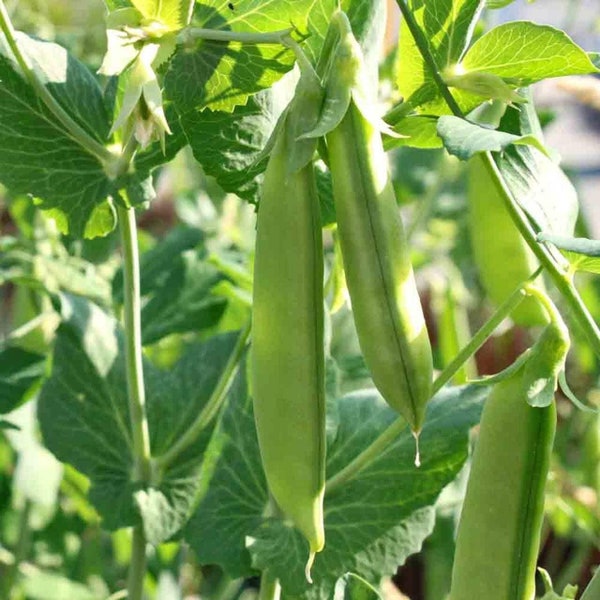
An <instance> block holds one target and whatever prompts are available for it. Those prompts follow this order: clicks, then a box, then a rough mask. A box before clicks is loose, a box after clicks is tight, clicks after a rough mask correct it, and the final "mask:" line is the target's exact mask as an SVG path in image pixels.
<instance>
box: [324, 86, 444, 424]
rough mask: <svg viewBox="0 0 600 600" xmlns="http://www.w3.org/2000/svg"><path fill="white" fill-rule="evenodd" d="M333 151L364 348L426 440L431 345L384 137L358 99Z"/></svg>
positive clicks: (378, 381) (394, 402)
mask: <svg viewBox="0 0 600 600" xmlns="http://www.w3.org/2000/svg"><path fill="white" fill-rule="evenodd" d="M327 146H328V150H329V166H330V169H331V174H332V178H333V194H334V201H335V208H336V214H337V222H338V235H339V239H340V244H341V248H342V256H343V262H344V270H345V272H346V281H347V285H348V291H349V294H350V299H351V302H352V311H353V314H354V321H355V323H356V329H357V332H358V339H359V342H360V347H361V350H362V353H363V355H364V358H365V362H366V364H367V366H368V368H369V370H370V372H371V375H372V377H373V382H374V383H375V385H376V387H377V389H378V390H379V391H380V392H381V394H382V396H383V397H384V398H385V400H386V401H387V402H388V404H389V405H390V406H391V407H392V408H394V409H396V410H397V411H399V412H400V413H401V414H402V415H403V416H404V417H405V418H406V420H407V421H408V423H409V424H410V427H411V428H412V430H413V431H414V432H415V434H418V432H419V431H420V430H421V427H422V425H423V421H424V418H425V405H426V403H427V401H428V400H429V398H430V396H431V378H432V356H431V345H430V342H429V337H428V333H427V328H426V326H425V319H424V317H423V310H422V308H421V302H420V299H419V294H418V292H417V286H416V283H415V279H414V275H413V269H412V265H411V262H410V258H409V249H408V247H407V243H406V239H405V235H404V229H403V227H402V221H401V219H400V214H399V211H398V205H397V202H396V197H395V195H394V190H393V188H392V183H391V179H390V175H389V171H388V164H387V157H386V154H385V152H384V149H383V144H382V141H381V135H380V132H379V131H378V130H377V129H376V127H375V126H374V125H373V124H372V123H371V121H370V120H368V119H367V118H366V117H365V116H364V114H363V112H362V111H361V109H360V108H359V107H358V106H357V104H356V102H355V101H354V98H353V99H352V100H351V101H350V104H349V107H348V110H347V112H346V114H345V116H344V117H343V119H342V121H341V123H340V124H339V125H338V126H337V127H336V128H335V129H333V130H332V131H331V132H330V133H329V134H328V135H327Z"/></svg>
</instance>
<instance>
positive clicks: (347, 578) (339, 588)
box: [334, 573, 381, 600]
mask: <svg viewBox="0 0 600 600" xmlns="http://www.w3.org/2000/svg"><path fill="white" fill-rule="evenodd" d="M334 598H335V599H336V600H381V596H380V595H379V592H378V591H377V590H376V589H375V588H374V587H373V586H372V585H370V584H369V582H367V581H365V580H364V579H363V578H362V577H359V576H358V575H356V573H346V575H344V576H343V577H340V578H339V579H338V581H337V583H336V584H335V596H334Z"/></svg>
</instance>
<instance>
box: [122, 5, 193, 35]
mask: <svg viewBox="0 0 600 600" xmlns="http://www.w3.org/2000/svg"><path fill="white" fill-rule="evenodd" d="M193 1H194V0H131V3H132V4H133V5H134V6H135V7H136V8H137V9H138V10H139V11H140V12H141V13H142V15H143V16H144V17H146V18H147V19H154V20H157V21H159V22H160V23H162V24H163V25H167V26H168V27H169V28H170V29H173V30H177V29H181V28H182V27H184V26H185V25H186V24H187V20H188V13H189V12H190V7H191V6H190V5H191V4H192V3H193Z"/></svg>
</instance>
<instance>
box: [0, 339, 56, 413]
mask: <svg viewBox="0 0 600 600" xmlns="http://www.w3.org/2000/svg"><path fill="white" fill-rule="evenodd" d="M45 362H46V359H45V357H44V356H42V355H41V354H35V353H33V352H28V351H27V350H23V349H22V348H19V347H17V346H9V347H8V348H3V349H0V414H6V413H9V412H11V411H13V410H14V409H15V408H17V407H18V406H19V405H20V404H22V403H23V402H24V401H25V400H27V397H28V392H29V391H30V390H31V388H32V387H33V386H34V385H35V384H36V383H37V382H38V381H39V380H40V379H41V378H42V376H43V375H44V370H45Z"/></svg>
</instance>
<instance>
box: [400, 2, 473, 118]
mask: <svg viewBox="0 0 600 600" xmlns="http://www.w3.org/2000/svg"><path fill="white" fill-rule="evenodd" d="M396 1H397V3H398V6H399V7H400V12H401V13H402V16H403V17H404V20H405V22H406V26H407V27H408V29H409V31H410V33H411V35H412V36H413V39H414V40H415V44H416V45H417V48H418V50H419V52H420V53H421V56H422V57H423V60H424V61H425V64H426V65H427V68H428V69H429V71H430V73H431V76H432V77H433V80H434V82H435V84H436V85H437V87H438V89H439V91H440V94H441V95H442V97H443V98H444V100H445V101H446V104H447V105H448V107H449V108H450V110H451V111H452V112H453V113H454V114H455V115H456V116H457V117H463V116H464V115H463V113H462V110H461V109H460V107H459V106H458V103H457V102H456V100H455V99H454V96H453V95H452V93H451V92H450V90H449V89H448V86H447V85H446V84H445V83H444V80H443V78H442V75H441V74H440V72H439V70H438V66H437V64H436V62H435V58H434V57H433V54H432V53H431V50H430V48H429V42H428V41H427V38H426V37H425V35H424V34H423V31H422V30H421V28H420V27H419V24H418V23H417V21H416V20H415V18H414V16H413V14H412V11H411V9H410V8H409V6H408V4H406V0H396Z"/></svg>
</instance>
